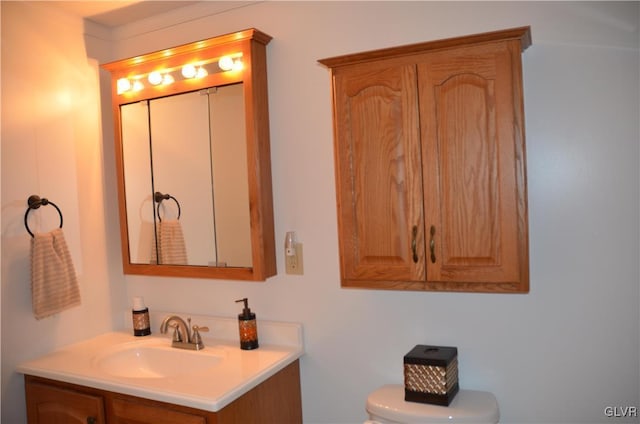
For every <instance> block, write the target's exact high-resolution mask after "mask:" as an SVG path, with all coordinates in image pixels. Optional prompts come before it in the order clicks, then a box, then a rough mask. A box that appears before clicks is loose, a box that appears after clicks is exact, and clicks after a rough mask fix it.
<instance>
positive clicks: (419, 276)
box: [320, 27, 531, 292]
mask: <svg viewBox="0 0 640 424" xmlns="http://www.w3.org/2000/svg"><path fill="white" fill-rule="evenodd" d="M530 43H531V38H530V31H529V28H528V27H525V28H516V29H510V30H505V31H497V32H491V33H484V34H478V35H473V36H466V37H459V38H454V39H447V40H440V41H433V42H427V43H420V44H414V45H409V46H402V47H396V48H388V49H382V50H376V51H371V52H365V53H358V54H352V55H346V56H340V57H334V58H329V59H323V60H320V63H322V64H324V65H326V66H327V67H329V68H330V69H331V74H332V88H333V112H334V135H335V160H336V183H337V196H338V202H337V204H338V223H339V239H340V260H341V264H340V265H341V276H342V285H343V286H347V287H367V288H379V289H397V290H443V291H479V292H527V291H528V289H529V273H528V268H529V265H528V229H527V226H528V224H527V193H526V169H525V148H524V113H523V95H522V66H521V52H522V51H523V50H524V49H525V48H526V47H528V46H529V45H530Z"/></svg>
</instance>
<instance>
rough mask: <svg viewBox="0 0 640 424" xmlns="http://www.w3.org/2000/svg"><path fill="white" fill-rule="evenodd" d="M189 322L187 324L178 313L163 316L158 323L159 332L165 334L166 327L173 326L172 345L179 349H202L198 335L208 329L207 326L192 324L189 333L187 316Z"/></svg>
mask: <svg viewBox="0 0 640 424" xmlns="http://www.w3.org/2000/svg"><path fill="white" fill-rule="evenodd" d="M187 321H188V323H189V324H187V323H186V322H185V321H184V320H183V319H182V318H180V317H179V316H178V315H169V316H167V317H165V319H164V320H163V321H162V324H160V333H162V334H166V333H167V327H172V328H173V340H172V341H171V346H172V347H177V348H179V349H191V350H200V349H204V342H203V341H202V337H200V332H201V331H202V332H207V331H209V327H200V326H198V325H194V326H193V334H192V333H191V329H190V327H191V318H187Z"/></svg>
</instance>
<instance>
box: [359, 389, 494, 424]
mask: <svg viewBox="0 0 640 424" xmlns="http://www.w3.org/2000/svg"><path fill="white" fill-rule="evenodd" d="M367 413H368V414H369V419H370V421H368V422H371V423H381V424H382V423H412V424H413V423H415V424H424V423H449V424H458V423H469V424H471V423H473V424H496V423H497V422H498V421H499V419H500V411H499V409H498V402H497V400H496V397H495V396H494V395H493V394H492V393H489V392H482V391H477V390H460V391H459V392H458V394H457V395H456V397H455V398H454V399H453V401H452V402H451V404H450V405H449V406H440V405H431V404H425V403H418V402H407V401H405V400H404V386H402V385H400V384H388V385H385V386H382V387H380V388H379V389H377V390H375V391H373V392H372V393H371V394H369V397H368V398H367Z"/></svg>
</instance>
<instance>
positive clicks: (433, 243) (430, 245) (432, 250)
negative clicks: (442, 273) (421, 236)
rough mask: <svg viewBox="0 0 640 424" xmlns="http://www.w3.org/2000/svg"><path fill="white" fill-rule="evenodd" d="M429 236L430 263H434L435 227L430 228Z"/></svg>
mask: <svg viewBox="0 0 640 424" xmlns="http://www.w3.org/2000/svg"><path fill="white" fill-rule="evenodd" d="M429 234H430V235H431V239H430V240H429V250H430V251H431V263H434V264H435V263H436V240H435V239H434V236H435V235H436V227H435V225H432V226H431V230H430V231H429Z"/></svg>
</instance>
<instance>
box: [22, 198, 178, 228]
mask: <svg viewBox="0 0 640 424" xmlns="http://www.w3.org/2000/svg"><path fill="white" fill-rule="evenodd" d="M176 202H177V201H176ZM27 204H28V205H29V207H28V208H27V211H26V212H25V213H24V227H25V228H26V229H27V232H28V233H29V235H31V237H34V235H33V233H32V232H31V230H30V229H29V223H28V221H27V218H28V217H29V212H30V211H31V210H32V209H38V208H39V207H40V206H47V205H51V206H53V207H54V208H56V210H57V211H58V215H60V227H59V228H62V211H60V208H59V207H58V205H56V204H55V203H53V202H52V201H50V200H49V199H47V198H45V197H43V198H40V196H38V195H36V194H32V195H31V196H29V198H28V199H27ZM179 207H180V206H178V208H179Z"/></svg>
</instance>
